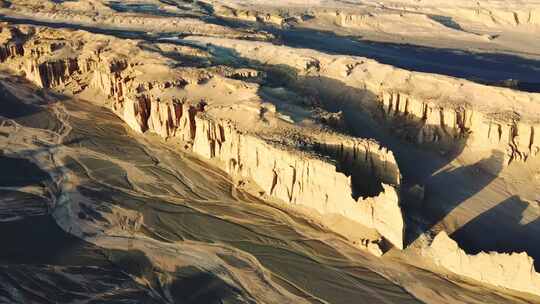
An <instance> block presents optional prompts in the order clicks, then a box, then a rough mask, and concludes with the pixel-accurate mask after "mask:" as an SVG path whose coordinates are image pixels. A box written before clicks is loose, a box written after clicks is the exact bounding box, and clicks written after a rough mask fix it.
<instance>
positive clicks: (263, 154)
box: [0, 25, 405, 253]
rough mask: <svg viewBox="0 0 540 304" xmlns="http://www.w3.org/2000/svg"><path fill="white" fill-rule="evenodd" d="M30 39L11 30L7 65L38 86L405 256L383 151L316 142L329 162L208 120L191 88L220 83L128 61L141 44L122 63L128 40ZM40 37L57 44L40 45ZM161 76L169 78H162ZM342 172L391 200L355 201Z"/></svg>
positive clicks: (394, 177) (392, 178)
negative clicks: (86, 98)
mask: <svg viewBox="0 0 540 304" xmlns="http://www.w3.org/2000/svg"><path fill="white" fill-rule="evenodd" d="M24 31H25V32H24V33H23V32H21V30H20V29H19V28H17V27H9V26H5V25H4V27H3V32H2V38H3V39H2V40H3V41H2V46H1V47H0V61H1V62H3V63H4V64H6V65H8V67H10V68H12V69H14V70H16V71H19V72H21V71H22V72H23V73H24V75H25V76H26V77H27V78H28V79H29V80H30V81H32V82H34V83H35V84H36V85H37V86H39V87H43V88H47V89H49V88H50V89H59V90H61V91H63V92H68V93H72V94H77V93H80V92H84V91H86V90H94V91H96V92H98V93H99V94H100V95H101V96H104V97H105V100H104V104H106V105H107V106H108V107H110V108H111V109H112V110H113V111H114V112H115V113H116V114H117V115H118V116H119V117H120V118H122V119H123V120H124V121H125V122H126V124H127V125H128V126H129V127H130V128H132V129H133V130H135V131H137V132H141V133H142V132H152V133H155V134H157V135H159V136H161V137H163V138H167V139H170V140H174V141H176V142H179V143H184V144H185V146H186V147H188V149H190V150H191V151H192V152H194V153H195V154H197V155H199V156H201V157H203V158H206V159H212V160H215V161H216V163H217V164H218V165H219V167H221V168H222V169H223V170H225V171H226V172H228V173H229V174H231V175H233V176H239V177H243V178H249V179H251V180H253V181H254V182H255V183H256V184H257V185H259V186H260V188H262V190H263V191H264V192H265V193H266V194H268V195H270V196H271V197H273V198H276V199H278V200H280V201H283V202H286V203H288V204H291V205H302V206H305V207H308V208H310V209H314V210H316V211H317V212H319V213H320V214H322V215H325V214H339V215H341V216H344V217H345V218H347V219H349V220H352V221H353V222H357V223H360V224H361V225H362V226H365V227H368V228H372V229H375V230H376V231H377V232H378V233H379V234H380V235H381V236H382V238H383V239H385V240H386V241H388V242H390V243H391V244H393V245H394V246H395V247H397V248H399V249H403V246H404V245H403V239H404V230H405V229H404V228H405V224H404V219H403V215H402V212H401V209H400V206H399V196H398V190H397V187H399V183H400V175H399V170H398V168H397V164H396V161H395V159H394V156H393V154H392V152H391V151H388V150H387V149H383V148H381V147H380V146H379V145H378V144H377V143H376V142H374V141H371V140H360V139H354V138H349V137H345V136H341V137H339V136H337V137H336V136H331V135H328V136H327V137H325V136H320V137H317V138H315V142H312V144H313V145H317V147H318V148H319V149H320V150H323V151H325V152H326V153H325V154H326V156H327V157H322V156H319V155H317V154H315V153H313V152H301V151H298V149H297V148H298V147H294V146H279V145H276V144H272V143H271V142H268V141H265V140H264V139H262V138H260V137H259V136H257V135H256V134H250V133H249V132H246V131H245V130H240V129H239V128H238V127H237V126H236V124H235V123H234V122H233V121H231V120H227V119H222V118H215V117H212V116H211V115H209V114H207V113H206V112H205V106H206V105H205V104H204V103H201V102H198V101H191V100H188V99H186V98H181V97H180V96H178V94H179V93H178V92H181V91H182V90H186V86H188V85H192V86H196V85H198V84H200V83H204V82H205V81H207V80H208V79H209V77H210V78H212V77H218V76H208V75H207V74H208V73H207V71H204V70H202V71H201V70H198V69H193V68H184V69H182V68H172V67H171V66H170V65H167V62H164V61H160V60H162V59H160V58H161V57H159V56H155V55H154V54H152V55H148V54H147V55H148V57H145V58H147V59H150V58H151V60H152V62H146V63H145V62H137V61H136V60H138V59H135V60H133V59H132V58H130V57H129V56H127V55H126V54H131V53H129V52H127V50H129V49H130V48H135V47H136V46H135V45H136V44H135V43H133V42H130V43H126V44H125V45H123V49H124V50H123V51H125V52H127V53H126V54H118V53H117V51H116V50H117V49H118V46H119V43H120V42H119V40H115V39H114V38H112V37H108V36H102V35H93V34H89V33H86V32H81V31H76V32H73V31H68V32H67V35H69V39H68V37H67V35H66V32H64V31H61V30H50V29H47V30H44V29H42V28H32V29H31V30H28V29H24ZM40 35H43V36H45V37H46V38H47V39H41V40H40V37H39V36H40ZM38 40H39V41H40V42H39V43H36V42H37V41H38ZM107 43H110V44H112V45H114V46H110V45H109V46H107ZM122 43H123V42H122ZM137 51H138V52H140V53H141V54H142V55H141V56H143V55H144V52H142V51H141V50H140V49H137ZM145 64H146V65H148V66H149V68H145ZM156 71H157V72H159V73H160V74H159V75H160V78H159V79H155V78H153V77H152V76H153V75H154V74H152V73H154V72H156ZM155 75H157V74H155ZM156 77H157V76H156ZM223 81H227V80H226V79H223ZM328 156H331V158H328ZM337 163H340V164H342V165H343V164H345V165H347V166H353V167H354V166H356V167H358V168H362V170H365V171H367V172H368V173H369V175H368V176H369V177H370V178H378V179H379V180H380V181H381V187H382V191H381V192H380V193H379V194H378V195H376V196H373V197H367V198H358V199H355V198H354V197H353V195H352V187H353V181H352V179H353V178H355V176H354V173H351V174H350V175H349V176H347V175H346V174H344V173H342V172H338V171H337V167H336V165H337ZM356 167H355V168H356ZM330 228H332V227H330ZM358 241H361V243H362V244H364V243H365V241H364V240H358ZM368 245H369V246H365V248H366V249H368V250H370V251H371V252H377V253H378V252H379V251H377V250H373V249H372V247H373V244H370V243H369V242H368Z"/></svg>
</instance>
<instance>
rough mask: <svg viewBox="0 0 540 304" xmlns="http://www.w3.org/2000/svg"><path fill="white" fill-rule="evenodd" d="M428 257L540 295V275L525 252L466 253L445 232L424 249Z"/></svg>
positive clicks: (462, 271)
mask: <svg viewBox="0 0 540 304" xmlns="http://www.w3.org/2000/svg"><path fill="white" fill-rule="evenodd" d="M423 254H424V255H425V256H428V257H430V258H431V259H433V261H434V262H435V264H437V265H438V266H441V267H444V268H446V269H447V270H449V271H451V272H453V273H455V274H458V275H460V276H465V277H468V278H471V279H473V280H476V281H479V282H482V283H487V284H490V285H494V286H498V287H503V288H507V289H512V290H517V291H520V292H526V293H531V294H535V295H540V274H539V273H537V272H536V271H535V269H534V260H533V259H532V258H531V257H529V256H528V255H527V254H526V253H525V252H522V253H511V254H506V253H496V252H489V253H486V252H481V253H478V254H476V255H469V254H467V253H465V251H463V250H462V249H461V248H459V246H458V244H457V243H456V242H455V241H454V240H452V239H451V238H450V237H449V236H448V235H447V234H446V233H445V232H444V231H442V232H440V233H439V234H437V236H436V237H435V238H434V239H433V241H432V243H431V245H430V246H429V247H428V248H427V249H425V250H424V252H423Z"/></svg>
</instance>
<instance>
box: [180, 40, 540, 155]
mask: <svg viewBox="0 0 540 304" xmlns="http://www.w3.org/2000/svg"><path fill="white" fill-rule="evenodd" d="M189 39H191V40H192V41H194V42H197V43H208V44H210V45H216V46H219V47H225V48H231V49H233V50H235V51H236V52H237V53H238V54H239V56H241V57H244V58H247V59H249V60H253V61H255V62H259V63H260V64H261V65H262V68H264V67H266V68H270V69H273V67H274V66H276V67H279V68H280V69H283V67H288V68H289V69H290V71H289V72H287V71H285V73H289V74H288V77H289V78H290V82H289V83H290V85H291V86H293V87H296V88H300V89H302V90H304V91H305V92H306V93H308V94H311V95H314V96H315V97H317V98H319V99H320V102H321V103H322V104H324V105H325V106H326V107H329V108H333V109H335V108H345V107H346V108H347V109H349V110H351V108H355V109H356V111H359V112H364V113H368V114H369V115H370V116H372V117H375V118H377V117H378V118H379V119H381V118H382V120H383V121H392V122H395V123H397V124H399V125H400V126H402V128H401V129H402V130H403V131H405V132H406V133H407V134H406V137H408V138H409V139H411V140H413V141H415V142H418V143H429V144H434V145H435V146H436V147H438V148H440V149H443V150H444V149H448V148H451V147H452V146H455V145H458V144H461V142H462V141H461V140H462V139H463V138H467V145H468V146H469V147H471V148H472V149H475V150H476V151H477V152H486V153H487V154H489V153H491V151H493V150H498V151H501V152H503V153H504V154H505V155H506V156H507V162H511V161H513V160H523V161H526V160H527V159H528V158H529V157H530V156H534V155H536V154H537V153H538V152H539V151H540V138H539V136H540V134H539V133H538V132H535V130H538V121H539V120H540V117H539V115H538V114H537V113H540V112H538V111H540V108H539V107H540V106H539V105H540V102H539V101H540V94H536V93H524V92H518V91H513V90H510V89H506V88H498V87H490V86H485V85H480V84H476V83H473V82H470V81H466V80H461V79H456V78H452V77H445V76H440V75H431V74H425V73H419V72H410V71H406V70H402V69H398V68H394V67H391V66H388V65H384V64H380V63H378V62H376V61H374V60H370V59H367V58H361V57H349V56H334V55H328V54H324V53H321V52H317V51H312V50H302V49H300V50H299V49H293V48H289V47H285V46H275V45H271V44H267V43H246V42H243V41H238V40H227V39H213V38H202V37H200V38H199V37H193V38H189ZM263 62H264V65H263V64H262V63H263ZM525 109H527V110H526V111H525Z"/></svg>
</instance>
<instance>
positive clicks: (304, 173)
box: [193, 115, 405, 249]
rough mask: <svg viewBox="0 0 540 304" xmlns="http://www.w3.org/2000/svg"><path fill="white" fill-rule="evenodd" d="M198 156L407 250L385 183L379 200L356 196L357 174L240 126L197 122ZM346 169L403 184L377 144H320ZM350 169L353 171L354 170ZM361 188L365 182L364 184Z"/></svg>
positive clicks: (391, 160)
mask: <svg viewBox="0 0 540 304" xmlns="http://www.w3.org/2000/svg"><path fill="white" fill-rule="evenodd" d="M195 129H196V130H197V131H196V133H195V137H194V140H193V151H194V152H196V153H197V154H199V155H201V156H203V157H206V158H209V159H217V160H219V161H220V162H221V164H222V168H224V169H225V170H226V171H227V172H229V173H231V174H235V175H241V176H245V177H249V178H252V179H253V180H254V181H255V182H256V183H257V184H258V185H259V186H260V187H261V188H262V189H263V190H264V191H265V192H266V193H268V194H269V195H271V196H273V197H276V198H278V199H280V200H282V201H285V202H288V203H291V204H300V205H305V206H307V207H309V208H313V209H315V210H317V211H318V212H320V213H321V214H332V213H335V214H340V215H343V216H345V217H346V218H349V219H352V220H354V221H357V222H359V223H361V224H363V225H365V226H367V227H372V228H375V229H376V230H377V231H378V232H379V233H380V234H381V235H382V236H383V237H384V238H386V239H387V240H388V241H390V242H391V243H392V244H393V245H394V246H396V247H397V248H400V249H402V248H403V234H404V229H405V226H404V221H403V216H402V214H401V209H400V207H399V203H398V202H399V199H398V193H397V191H396V189H395V188H394V187H393V186H391V185H389V184H385V183H381V184H380V187H382V190H381V191H380V192H379V193H378V195H376V196H374V197H367V198H365V199H355V198H354V197H353V189H354V183H355V181H354V180H353V177H354V175H352V174H351V175H349V176H347V174H344V173H340V172H336V164H335V163H333V162H330V161H328V160H325V159H321V158H318V157H316V156H315V155H314V154H308V153H300V152H298V151H291V150H288V149H284V148H280V147H276V146H274V145H272V144H269V143H267V142H265V141H264V140H262V139H260V138H257V137H255V136H252V135H250V134H246V133H243V132H239V131H238V130H236V129H235V127H234V125H233V124H231V123H226V122H213V121H212V120H210V119H205V118H203V117H202V116H200V115H198V116H196V117H195ZM318 145H319V146H320V147H322V149H324V150H326V151H329V153H330V154H334V155H335V156H336V158H335V159H337V160H338V162H341V163H342V164H346V165H345V166H348V165H349V164H350V166H353V168H354V166H367V167H369V170H370V174H371V176H369V175H367V176H365V177H366V178H372V179H376V178H377V177H378V176H380V177H382V178H385V179H387V180H388V181H392V182H394V184H393V185H398V184H399V173H398V171H397V165H396V162H395V160H394V157H393V155H392V153H391V152H390V151H387V150H381V149H380V148H379V147H378V145H376V144H375V143H371V142H360V141H358V142H349V143H339V144H338V143H335V144H332V143H328V142H324V143H320V144H318ZM349 168H350V167H349ZM360 183H361V181H360Z"/></svg>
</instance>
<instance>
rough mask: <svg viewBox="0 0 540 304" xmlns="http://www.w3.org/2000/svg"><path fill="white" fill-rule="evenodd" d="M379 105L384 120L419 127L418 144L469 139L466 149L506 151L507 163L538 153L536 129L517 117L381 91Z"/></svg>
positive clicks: (523, 159) (539, 140)
mask: <svg viewBox="0 0 540 304" xmlns="http://www.w3.org/2000/svg"><path fill="white" fill-rule="evenodd" d="M378 101H379V102H380V105H381V109H382V112H383V114H384V115H383V116H384V118H386V119H388V120H398V119H400V118H401V119H404V120H408V121H409V122H412V123H415V124H416V126H418V128H417V130H416V132H417V135H416V138H415V139H416V142H418V143H438V142H440V143H444V144H446V145H451V144H452V142H453V141H455V140H458V139H460V138H465V137H469V135H471V138H470V143H469V145H471V146H472V147H475V146H476V147H482V146H483V147H487V148H496V149H499V150H502V151H505V152H506V155H507V160H508V162H512V161H513V160H522V161H526V160H527V159H528V158H529V157H530V156H535V155H537V154H538V152H539V151H540V134H539V133H538V132H535V130H538V126H537V125H536V124H530V123H521V122H520V121H519V115H517V114H516V113H506V114H505V113H501V114H496V115H486V114H484V113H482V112H479V111H475V110H473V109H472V107H471V106H470V105H468V104H463V105H458V106H447V107H445V106H441V105H438V104H436V103H432V102H430V101H429V100H421V99H418V98H415V97H413V96H410V95H408V94H404V93H400V92H385V91H383V92H381V93H380V95H379V98H378Z"/></svg>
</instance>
